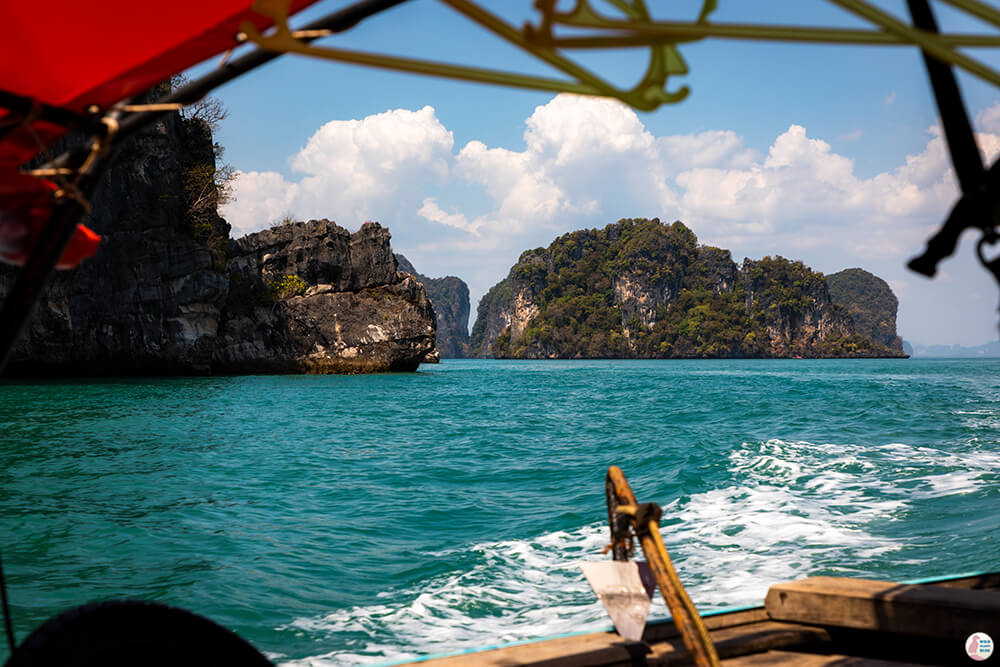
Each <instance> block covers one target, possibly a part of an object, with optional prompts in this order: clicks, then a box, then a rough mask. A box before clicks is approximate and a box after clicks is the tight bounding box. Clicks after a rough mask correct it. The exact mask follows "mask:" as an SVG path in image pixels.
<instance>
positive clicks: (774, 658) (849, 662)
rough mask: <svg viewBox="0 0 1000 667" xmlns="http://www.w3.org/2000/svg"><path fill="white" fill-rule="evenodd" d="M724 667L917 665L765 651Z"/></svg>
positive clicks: (886, 666) (727, 663)
mask: <svg viewBox="0 0 1000 667" xmlns="http://www.w3.org/2000/svg"><path fill="white" fill-rule="evenodd" d="M722 664H723V665H724V666H725V667H758V665H760V666H766V667H775V666H785V665H787V667H832V666H833V665H836V667H919V666H918V665H916V664H915V663H912V662H894V661H890V660H876V659H874V658H855V657H851V656H847V655H817V654H812V653H793V652H790V651H767V652H765V653H754V654H753V655H743V656H740V657H738V658H731V659H729V660H723V661H722Z"/></svg>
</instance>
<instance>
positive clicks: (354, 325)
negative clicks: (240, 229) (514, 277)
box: [213, 220, 438, 373]
mask: <svg viewBox="0 0 1000 667" xmlns="http://www.w3.org/2000/svg"><path fill="white" fill-rule="evenodd" d="M230 255H231V258H230V260H229V262H228V265H227V267H228V269H229V276H230V280H231V288H230V292H229V298H228V299H227V301H226V304H225V307H224V309H223V317H222V319H221V321H220V325H219V333H218V337H217V342H216V346H215V352H214V355H213V369H214V370H216V371H219V372H226V373H245V372H276V373H352V372H379V371H411V370H415V369H416V368H417V365H418V364H420V363H421V362H426V363H434V362H436V361H437V359H438V355H437V349H436V347H435V344H434V339H435V324H434V322H435V316H434V310H433V308H432V307H431V303H430V300H429V299H428V298H427V292H426V291H425V290H424V288H423V286H422V285H420V283H418V282H417V280H416V279H415V278H414V277H413V276H411V275H409V274H407V273H402V272H398V271H397V270H396V260H395V258H394V257H393V255H392V249H391V248H390V245H389V230H387V229H385V228H383V227H381V226H380V225H378V224H376V223H371V222H367V223H365V224H364V225H362V227H361V229H360V230H358V231H357V232H355V233H354V234H350V233H349V232H348V231H347V230H346V229H343V228H342V227H338V226H337V225H335V224H334V223H332V222H330V221H328V220H313V221H310V222H307V223H303V222H295V223H290V224H284V225H280V226H278V227H274V228H272V229H268V230H265V231H262V232H258V233H256V234H249V235H247V236H244V237H243V238H241V239H238V240H236V241H234V242H233V243H232V244H231V248H230Z"/></svg>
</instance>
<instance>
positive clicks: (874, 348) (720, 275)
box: [472, 219, 903, 358]
mask: <svg viewBox="0 0 1000 667" xmlns="http://www.w3.org/2000/svg"><path fill="white" fill-rule="evenodd" d="M893 321H894V320H893ZM893 335H895V333H894V332H893ZM472 351H473V354H474V355H476V356H496V357H514V358H595V357H611V358H678V357H679V358H690V357H696V358H699V357H700V358H707V357H792V356H801V357H870V356H889V357H891V356H903V355H902V350H901V349H900V348H897V347H895V346H892V345H889V344H887V343H886V342H884V338H879V339H878V340H872V338H871V336H870V335H869V334H868V329H865V328H859V327H858V326H857V325H856V324H855V322H854V321H853V320H852V318H851V315H850V314H849V312H848V310H847V309H846V308H844V307H841V306H838V305H837V304H835V303H833V301H832V300H831V298H830V294H829V292H828V291H827V286H826V280H825V278H824V277H823V275H822V274H819V273H816V272H814V271H812V270H810V269H809V268H808V267H806V266H805V265H803V264H802V263H801V262H794V261H790V260H787V259H784V258H782V257H766V258H764V259H762V260H759V261H752V260H747V261H746V262H744V265H743V266H742V267H738V266H737V265H736V263H735V262H733V260H732V257H731V255H730V252H729V251H728V250H723V249H721V248H714V247H711V246H704V245H699V244H698V242H697V238H696V237H695V235H694V233H693V232H691V230H690V229H688V228H687V227H685V226H684V225H683V224H682V223H680V222H675V223H673V224H670V225H666V224H663V223H661V222H660V221H659V220H656V219H654V220H644V219H636V220H621V221H619V222H618V223H616V224H613V225H608V226H607V227H605V228H604V229H601V230H597V229H591V230H583V231H579V232H573V233H570V234H566V235H564V236H562V237H560V238H558V239H556V240H555V241H554V242H553V243H552V244H551V245H550V246H549V247H548V248H537V249H535V250H529V251H526V252H524V253H522V255H521V257H520V259H519V260H518V263H517V264H516V265H515V266H514V267H513V268H512V269H511V271H510V274H509V275H508V277H507V278H506V279H505V280H503V281H502V282H500V283H499V284H497V285H496V286H494V287H493V288H492V289H491V290H490V291H489V292H488V293H487V294H486V296H485V297H484V298H483V299H482V301H480V304H479V310H478V314H477V319H476V324H475V326H474V327H473V331H472Z"/></svg>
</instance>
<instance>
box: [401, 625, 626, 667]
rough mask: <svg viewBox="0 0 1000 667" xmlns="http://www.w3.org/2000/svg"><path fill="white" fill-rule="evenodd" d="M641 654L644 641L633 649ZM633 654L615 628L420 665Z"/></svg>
mask: <svg viewBox="0 0 1000 667" xmlns="http://www.w3.org/2000/svg"><path fill="white" fill-rule="evenodd" d="M632 651H634V652H635V653H636V655H641V654H642V646H641V644H639V645H636V648H634V649H632ZM631 664H632V656H631V654H630V652H629V647H628V646H626V644H625V641H624V640H623V639H622V638H621V637H619V636H618V635H617V634H615V633H613V632H595V633H593V634H588V635H577V636H575V637H561V638H559V639H550V640H548V641H543V642H535V643H531V644H521V645H519V646H508V647H505V648H499V649H493V650H490V651H482V652H480V653H466V654H463V655H456V656H452V657H448V658H437V659H435V660H428V661H427V662H422V663H420V665H421V667H459V666H460V665H462V666H468V667H512V666H514V665H535V666H536V667H573V666H574V665H580V666H581V667H612V666H615V667H617V666H618V665H623V666H624V665H631Z"/></svg>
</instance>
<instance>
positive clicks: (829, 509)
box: [283, 439, 1000, 667]
mask: <svg viewBox="0 0 1000 667" xmlns="http://www.w3.org/2000/svg"><path fill="white" fill-rule="evenodd" d="M973 456H974V458H975V460H976V462H977V466H978V467H977V469H976V471H970V470H969V463H970V461H969V458H970V457H973ZM729 463H730V470H731V474H732V483H730V484H727V485H724V486H720V487H719V488H715V489H711V490H709V491H706V492H702V493H697V494H693V495H691V496H689V497H682V498H679V499H675V500H673V501H671V502H670V503H668V504H667V505H666V506H665V507H664V519H663V525H662V532H663V536H664V541H665V542H666V544H667V548H668V549H669V551H670V552H671V554H672V557H673V558H674V561H675V563H676V565H677V567H678V570H679V573H680V576H681V579H682V580H683V581H684V582H685V584H686V586H687V588H688V590H689V592H690V594H691V597H692V598H693V600H694V601H695V603H696V604H697V605H698V607H699V609H700V610H701V611H702V612H707V611H713V610H717V609H721V608H725V607H731V606H742V605H755V604H760V603H761V602H762V600H763V597H764V595H765V593H766V591H767V588H768V587H769V586H770V585H771V584H773V583H776V582H779V581H786V580H789V579H795V578H799V577H805V576H810V575H815V574H835V575H838V574H839V575H843V576H865V575H866V574H867V573H868V569H867V566H868V565H869V564H875V563H878V562H880V561H882V560H884V559H885V558H887V557H896V558H899V557H898V555H895V556H894V555H893V552H896V551H898V550H899V549H901V547H903V546H904V542H903V541H902V540H900V539H898V538H892V537H888V536H887V535H886V534H885V532H884V531H883V530H880V529H879V526H880V524H884V523H887V522H892V521H895V520H897V519H898V517H899V516H900V515H901V514H903V513H904V512H905V511H907V509H908V507H909V503H910V500H909V498H910V497H916V498H920V497H932V496H935V495H938V494H957V493H970V492H972V491H974V490H976V489H978V488H980V486H981V485H982V484H983V481H982V479H981V478H982V476H983V475H985V474H987V473H988V472H990V471H992V472H996V471H1000V456H996V455H986V456H980V455H979V454H976V455H972V454H968V455H966V454H949V453H945V452H941V451H938V450H934V449H932V448H927V447H912V446H909V445H906V444H902V443H893V444H888V445H885V446H882V447H868V448H866V447H862V446H859V445H854V444H837V443H810V442H805V441H795V442H792V441H784V440H780V439H770V440H767V441H766V442H746V443H743V444H742V445H741V446H740V447H738V448H736V449H735V450H734V451H733V452H731V453H730V455H729ZM890 463H894V464H906V465H905V466H902V468H901V469H902V472H897V473H895V474H896V475H897V476H902V477H905V476H906V474H907V472H906V471H907V470H911V471H918V470H926V468H927V466H928V465H930V464H931V463H933V464H934V465H935V466H936V468H937V469H938V470H940V471H941V472H938V473H935V474H931V475H926V474H920V475H915V476H913V477H912V479H911V481H915V482H916V483H918V486H917V487H916V495H915V496H910V497H905V496H903V495H902V494H895V493H892V491H893V488H894V484H896V483H897V482H898V481H899V479H896V480H892V479H887V475H886V473H885V470H886V468H887V467H888V466H889V464H890ZM907 466H908V467H907ZM898 467H899V466H898V465H897V468H898ZM640 500H643V499H641V498H640ZM606 542H607V533H606V528H605V526H604V525H603V523H594V524H591V525H587V526H583V527H581V528H579V529H577V530H574V531H556V532H552V533H546V534H543V535H540V536H538V537H535V538H533V539H529V540H508V541H499V542H487V543H480V544H475V545H472V546H471V547H469V548H468V552H470V553H473V554H476V556H477V557H476V564H475V565H474V566H473V567H471V568H470V569H468V570H464V571H458V570H456V571H452V572H449V573H447V574H446V575H443V576H439V577H436V578H432V579H431V580H429V581H427V582H424V583H422V584H420V585H419V586H417V587H415V588H410V589H405V590H397V591H387V592H384V593H382V594H381V595H380V597H382V598H383V599H384V602H382V603H380V604H377V605H370V606H358V607H353V608H350V609H345V610H338V611H336V612H333V613H330V614H327V615H324V616H319V617H310V618H299V619H297V620H295V621H294V622H293V623H291V624H290V625H289V626H288V627H286V628H283V629H284V630H289V631H292V630H299V631H305V632H308V633H310V634H312V635H327V636H340V637H343V636H345V635H352V636H357V637H358V640H357V641H355V642H353V643H352V645H351V646H349V647H348V648H345V649H339V650H335V651H331V652H329V653H325V654H322V655H318V656H315V657H310V658H305V659H301V660H294V661H290V662H286V663H283V664H284V665H286V666H288V667H291V666H300V667H306V666H309V667H320V666H326V665H334V664H352V663H353V664H360V663H367V662H380V661H385V660H391V659H401V658H407V657H413V656H416V655H419V654H427V653H436V652H443V651H455V650H462V649H468V648H474V647H479V646H484V645H495V644H501V643H508V642H513V641H518V640H523V639H530V638H536V637H542V636H547V635H553V634H560V633H565V632H570V631H579V630H587V629H595V630H596V629H599V628H602V627H605V626H607V624H608V620H607V617H606V616H605V614H604V612H603V610H602V609H601V606H600V605H599V603H597V602H596V601H595V599H594V596H593V594H592V593H591V592H590V591H589V589H588V588H587V585H586V584H585V582H584V580H583V577H582V575H581V574H580V572H579V569H578V563H579V562H580V561H581V560H595V559H601V558H606V556H600V550H601V548H602V547H603V546H604V544H605V543H606ZM435 556H438V557H440V558H443V559H445V560H452V559H453V558H454V556H455V553H454V552H453V551H445V552H440V553H438V554H435ZM902 560H904V561H905V558H903V559H902ZM666 615H668V612H667V609H666V607H665V605H664V603H663V601H662V599H661V598H660V597H659V596H656V598H655V600H654V604H653V608H652V610H651V616H652V617H658V616H660V617H662V616H666ZM362 637H364V639H362ZM370 638H378V639H375V640H372V639H370Z"/></svg>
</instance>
